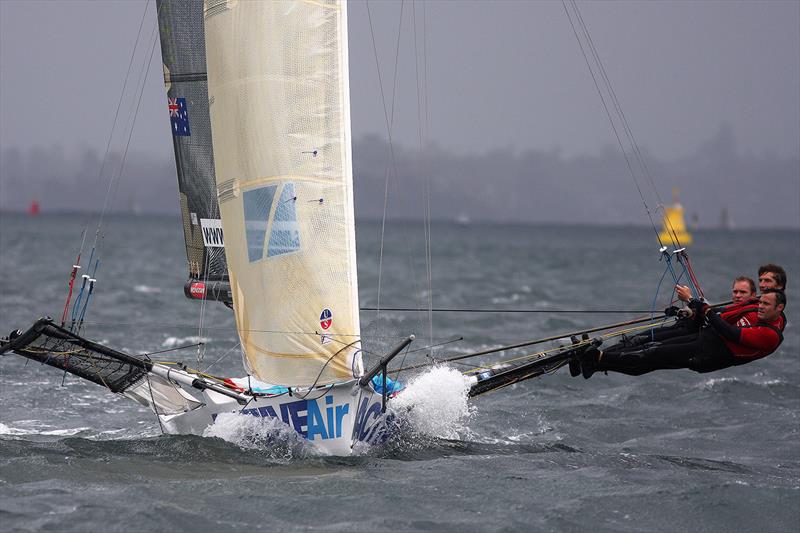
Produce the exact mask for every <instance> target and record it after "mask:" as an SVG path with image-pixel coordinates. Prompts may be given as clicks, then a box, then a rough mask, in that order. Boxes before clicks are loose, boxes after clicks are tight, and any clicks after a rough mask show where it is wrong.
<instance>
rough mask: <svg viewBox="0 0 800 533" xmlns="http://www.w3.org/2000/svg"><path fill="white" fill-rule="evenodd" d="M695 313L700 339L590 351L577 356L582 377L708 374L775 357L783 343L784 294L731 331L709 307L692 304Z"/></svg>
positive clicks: (765, 300) (772, 295)
mask: <svg viewBox="0 0 800 533" xmlns="http://www.w3.org/2000/svg"><path fill="white" fill-rule="evenodd" d="M690 305H691V307H692V308H693V309H694V311H695V313H697V314H698V315H704V316H705V317H706V319H707V320H708V323H709V327H706V328H702V329H701V330H700V331H699V332H698V333H694V334H689V335H685V336H682V337H673V338H670V339H668V340H666V341H664V342H653V343H649V344H645V345H643V346H638V347H630V346H625V345H621V344H617V345H614V346H611V347H610V348H608V349H607V350H605V351H600V350H598V349H597V348H596V347H594V346H591V347H590V348H588V349H587V350H586V351H585V352H584V353H583V354H582V355H580V356H579V359H580V365H581V371H582V374H583V377H585V378H587V379H588V378H590V377H591V376H592V375H593V374H594V373H595V372H597V371H613V372H620V373H622V374H628V375H631V376H640V375H642V374H646V373H648V372H652V371H654V370H662V369H678V368H689V369H691V370H694V371H696V372H712V371H714V370H720V369H723V368H727V367H730V366H735V365H741V364H745V363H749V362H751V361H754V360H756V359H760V358H762V357H765V356H767V355H769V354H771V353H772V352H774V351H775V350H776V349H777V348H778V346H780V344H781V342H783V334H782V332H783V328H784V327H785V325H786V321H785V319H784V317H783V309H784V308H785V306H786V296H785V295H784V293H783V291H779V290H774V289H768V290H767V291H765V293H764V294H762V295H761V298H760V300H759V304H758V310H757V311H752V312H750V313H749V314H748V316H745V317H743V318H745V319H746V321H747V322H748V325H744V326H738V325H733V324H730V323H729V322H727V321H726V320H725V319H723V318H722V317H721V316H720V315H719V314H718V313H717V312H716V311H714V310H713V309H711V308H710V307H708V306H707V305H705V304H703V303H702V302H699V301H697V300H693V301H692V302H691V303H690Z"/></svg>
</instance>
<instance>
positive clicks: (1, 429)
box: [0, 422, 90, 437]
mask: <svg viewBox="0 0 800 533" xmlns="http://www.w3.org/2000/svg"><path fill="white" fill-rule="evenodd" d="M45 427H49V426H45ZM89 429H90V428H88V427H80V428H70V429H51V430H46V431H42V430H41V429H37V428H33V429H22V428H15V427H12V426H8V425H6V424H3V423H2V422H0V435H13V436H20V435H48V436H53V437H70V436H72V435H77V434H78V433H82V432H84V431H88V430H89Z"/></svg>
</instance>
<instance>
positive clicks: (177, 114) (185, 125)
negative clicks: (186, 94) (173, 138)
mask: <svg viewBox="0 0 800 533" xmlns="http://www.w3.org/2000/svg"><path fill="white" fill-rule="evenodd" d="M167 100H168V101H169V103H168V104H167V107H168V108H169V121H170V123H172V134H173V135H182V136H188V135H190V133H189V111H188V110H187V109H186V98H168V99H167Z"/></svg>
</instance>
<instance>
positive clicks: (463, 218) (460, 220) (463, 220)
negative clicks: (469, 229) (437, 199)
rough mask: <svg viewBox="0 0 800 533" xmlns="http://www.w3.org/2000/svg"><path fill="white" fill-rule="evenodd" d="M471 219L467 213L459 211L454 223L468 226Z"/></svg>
mask: <svg viewBox="0 0 800 533" xmlns="http://www.w3.org/2000/svg"><path fill="white" fill-rule="evenodd" d="M471 222H472V220H471V219H470V218H469V215H466V214H464V213H461V214H460V215H458V216H457V217H456V224H458V225H459V226H468V225H469V224H470V223H471Z"/></svg>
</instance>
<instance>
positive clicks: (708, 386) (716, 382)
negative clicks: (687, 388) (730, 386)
mask: <svg viewBox="0 0 800 533" xmlns="http://www.w3.org/2000/svg"><path fill="white" fill-rule="evenodd" d="M738 381H739V380H738V379H737V378H731V377H725V378H710V379H707V380H705V381H703V382H702V383H700V388H702V389H703V390H714V389H716V388H717V387H718V386H722V385H723V384H725V383H737V382H738Z"/></svg>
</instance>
